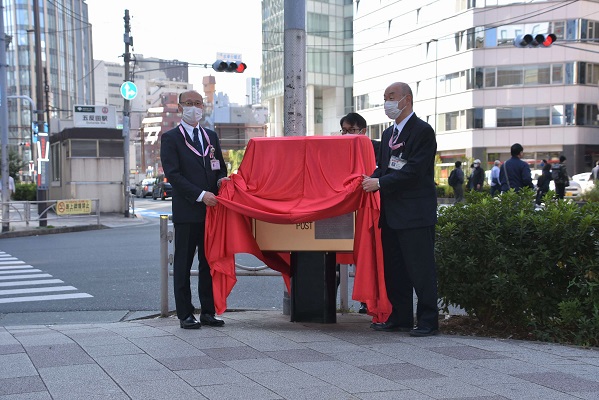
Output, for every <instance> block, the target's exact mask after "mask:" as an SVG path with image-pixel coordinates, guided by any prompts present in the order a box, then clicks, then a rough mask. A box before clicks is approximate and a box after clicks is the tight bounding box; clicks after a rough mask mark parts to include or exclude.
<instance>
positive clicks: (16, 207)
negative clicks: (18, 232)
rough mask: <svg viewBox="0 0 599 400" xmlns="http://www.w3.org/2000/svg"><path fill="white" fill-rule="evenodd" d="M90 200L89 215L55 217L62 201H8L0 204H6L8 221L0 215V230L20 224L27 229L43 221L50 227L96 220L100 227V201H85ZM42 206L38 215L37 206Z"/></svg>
mask: <svg viewBox="0 0 599 400" xmlns="http://www.w3.org/2000/svg"><path fill="white" fill-rule="evenodd" d="M86 200H91V203H92V207H91V212H90V213H89V214H67V215H57V214H56V203H57V202H60V201H64V200H44V201H9V202H7V203H0V204H1V206H2V207H4V206H5V205H6V204H8V219H7V220H5V219H4V216H3V215H2V213H0V224H2V228H3V230H4V228H5V227H6V228H8V229H9V228H10V224H11V223H12V224H20V225H24V226H25V227H29V225H30V224H32V223H35V222H38V223H39V222H40V221H45V222H46V224H47V225H52V223H53V222H59V221H60V222H63V223H64V222H65V221H73V220H78V219H90V218H93V219H95V220H96V224H97V225H100V199H86ZM40 204H42V205H43V207H45V208H44V209H43V210H42V212H41V213H39V211H38V210H39V205H40Z"/></svg>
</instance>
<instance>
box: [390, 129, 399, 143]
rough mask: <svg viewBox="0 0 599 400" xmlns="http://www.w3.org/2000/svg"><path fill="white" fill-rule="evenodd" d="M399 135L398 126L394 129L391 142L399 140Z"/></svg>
mask: <svg viewBox="0 0 599 400" xmlns="http://www.w3.org/2000/svg"><path fill="white" fill-rule="evenodd" d="M398 136H399V131H398V130H397V127H396V128H395V129H394V130H393V136H392V137H391V142H392V143H395V141H396V140H397V137H398Z"/></svg>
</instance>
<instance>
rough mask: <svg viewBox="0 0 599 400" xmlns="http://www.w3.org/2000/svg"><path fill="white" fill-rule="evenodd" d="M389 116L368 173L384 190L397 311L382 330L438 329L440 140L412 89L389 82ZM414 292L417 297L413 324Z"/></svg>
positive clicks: (389, 276) (372, 184) (384, 228)
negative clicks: (418, 113) (436, 177)
mask: <svg viewBox="0 0 599 400" xmlns="http://www.w3.org/2000/svg"><path fill="white" fill-rule="evenodd" d="M384 98H385V114H386V115H387V116H388V117H389V118H390V119H392V120H393V121H394V123H393V125H392V126H390V127H389V128H387V129H386V130H385V131H384V132H383V137H382V139H381V147H380V151H379V157H378V159H379V163H378V168H377V169H376V170H375V171H374V173H373V174H372V176H370V177H369V176H366V175H365V176H364V181H363V183H362V186H363V188H364V190H365V191H367V192H374V191H377V190H380V194H381V216H380V220H379V227H380V228H381V238H382V245H383V259H384V269H385V285H386V288H387V297H388V298H389V302H390V303H391V305H392V307H393V309H392V312H391V315H390V316H389V319H388V320H387V321H386V322H384V323H379V324H372V325H371V327H372V328H373V329H375V330H377V331H405V332H408V331H409V332H410V335H411V336H430V335H435V334H437V333H438V329H439V321H438V310H437V272H436V266H435V254H434V250H435V224H436V223H437V193H436V188H435V180H434V165H435V153H436V151H437V141H436V139H435V132H434V131H433V128H432V127H431V126H430V125H429V124H427V123H426V122H424V121H422V120H421V119H420V118H418V117H417V116H416V114H414V112H413V111H412V108H413V96H412V90H411V89H410V87H409V86H408V85H407V84H405V83H402V82H396V83H393V84H392V85H390V86H389V87H388V88H387V89H386V90H385V94H384ZM413 290H415V291H416V295H417V297H418V305H417V308H416V326H414V311H413V310H414V309H413V294H412V293H413Z"/></svg>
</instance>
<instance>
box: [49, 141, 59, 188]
mask: <svg viewBox="0 0 599 400" xmlns="http://www.w3.org/2000/svg"><path fill="white" fill-rule="evenodd" d="M51 148H52V150H51V151H50V165H51V166H52V181H54V182H60V172H61V168H60V167H61V166H60V143H53V144H52V145H51Z"/></svg>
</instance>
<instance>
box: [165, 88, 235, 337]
mask: <svg viewBox="0 0 599 400" xmlns="http://www.w3.org/2000/svg"><path fill="white" fill-rule="evenodd" d="M203 109H204V100H203V98H202V96H201V95H200V94H199V93H198V92H196V91H195V90H191V91H187V92H183V93H181V94H180V95H179V105H178V110H179V112H180V113H182V119H181V123H180V124H179V125H178V126H177V127H176V128H174V129H171V130H170V131H168V132H165V133H163V134H162V137H161V146H160V159H161V161H162V168H163V169H164V175H165V176H166V178H167V179H168V181H169V182H170V183H171V185H172V187H173V224H174V227H175V259H174V263H173V282H174V285H173V286H174V287H173V289H174V292H175V305H176V307H177V317H178V318H179V325H180V326H181V328H183V329H199V328H200V326H201V324H204V325H210V326H222V325H224V323H225V322H224V321H223V320H221V319H218V318H216V317H215V315H214V314H215V308H214V297H213V292H212V275H211V274H210V266H209V265H208V261H207V260H206V255H205V251H204V234H205V232H204V231H205V227H206V225H205V224H206V207H214V206H216V204H217V199H216V194H218V188H219V186H220V182H221V180H222V179H228V178H226V176H227V166H226V164H225V161H224V159H223V155H222V151H221V147H220V142H219V140H218V136H217V135H216V133H215V132H214V131H211V130H209V129H204V128H202V127H201V126H200V124H199V123H200V120H201V119H202V114H203ZM196 249H197V253H198V261H199V264H198V293H199V297H200V306H201V309H202V311H201V314H200V321H199V322H198V321H197V320H196V318H195V316H194V311H195V307H194V306H193V304H192V300H191V289H190V275H191V274H190V271H191V266H192V264H193V259H194V255H195V252H196Z"/></svg>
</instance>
